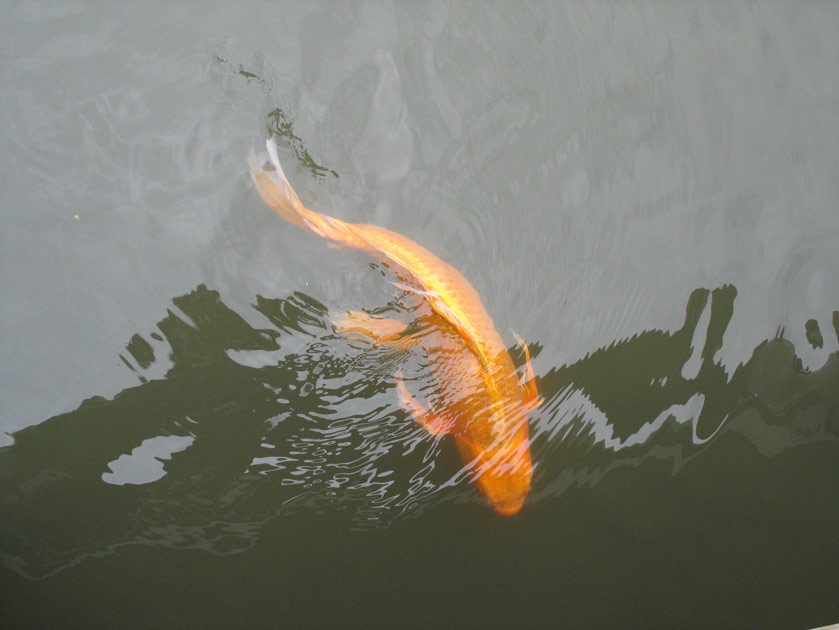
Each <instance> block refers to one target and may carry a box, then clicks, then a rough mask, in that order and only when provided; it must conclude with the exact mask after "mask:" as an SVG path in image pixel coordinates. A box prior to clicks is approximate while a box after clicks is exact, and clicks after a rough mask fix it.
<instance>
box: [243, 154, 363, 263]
mask: <svg viewBox="0 0 839 630" xmlns="http://www.w3.org/2000/svg"><path fill="white" fill-rule="evenodd" d="M265 146H266V148H267V149H268V156H269V158H270V160H271V164H272V165H273V166H274V171H273V172H270V171H266V170H265V169H263V168H262V166H261V165H260V164H259V162H258V161H257V158H256V155H255V154H254V152H253V151H251V154H250V156H248V164H249V165H250V169H251V178H252V179H253V183H254V184H255V185H256V189H257V190H258V191H259V195H260V197H262V199H263V201H265V203H267V204H268V206H269V207H270V208H271V209H272V210H273V211H274V212H276V213H277V214H279V215H280V216H281V217H282V218H284V219H285V220H286V221H288V222H289V223H293V224H294V225H296V226H298V227H300V228H303V229H304V230H306V231H307V232H311V233H312V234H316V235H317V236H321V237H323V238H326V239H329V240H331V241H334V242H337V243H340V244H342V245H349V246H351V247H358V248H359V249H369V245H368V244H367V243H366V241H364V240H363V239H361V238H359V236H358V235H357V234H355V232H354V231H353V229H352V226H351V225H350V224H348V223H346V222H344V221H341V220H340V219H335V218H333V217H329V216H326V215H325V214H320V213H318V212H315V211H313V210H309V209H308V208H307V207H305V206H304V205H303V203H302V202H301V201H300V197H298V196H297V193H296V192H294V189H293V188H292V187H291V184H290V183H289V182H288V179H287V178H286V176H285V173H284V172H283V167H282V166H280V160H279V158H278V157H277V143H276V142H275V141H274V139H273V138H269V139H268V141H267V142H266V143H265Z"/></svg>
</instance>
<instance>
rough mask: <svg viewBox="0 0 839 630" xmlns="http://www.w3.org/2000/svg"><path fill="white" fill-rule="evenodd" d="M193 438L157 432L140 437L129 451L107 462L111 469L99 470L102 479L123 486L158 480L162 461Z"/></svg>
mask: <svg viewBox="0 0 839 630" xmlns="http://www.w3.org/2000/svg"><path fill="white" fill-rule="evenodd" d="M194 441H195V438H194V437H192V436H191V435H185V436H179V435H167V436H163V435H161V436H158V437H153V438H149V439H148V440H143V443H142V444H140V446H138V447H137V448H135V449H134V450H132V451H131V453H130V454H127V455H120V456H119V458H118V459H115V460H114V461H112V462H108V468H109V469H110V471H111V472H105V473H102V481H104V482H105V483H109V484H111V485H114V486H124V485H125V484H133V485H142V484H145V483H152V482H153V481H157V480H158V479H162V478H163V477H164V476H165V475H166V471H165V470H164V468H163V462H164V461H165V460H169V459H172V454H173V453H178V452H180V451H183V450H185V449H187V448H189V446H190V445H191V444H192V443H193V442H194Z"/></svg>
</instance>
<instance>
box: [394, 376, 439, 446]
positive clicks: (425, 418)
mask: <svg viewBox="0 0 839 630" xmlns="http://www.w3.org/2000/svg"><path fill="white" fill-rule="evenodd" d="M396 392H397V394H398V395H399V403H400V404H401V405H402V407H404V408H405V409H406V410H407V411H409V412H410V413H411V415H412V416H413V417H414V420H416V421H417V422H418V423H419V424H420V425H422V427H423V428H424V429H425V430H426V431H428V432H429V433H430V434H431V435H445V434H446V433H451V431H452V423H451V421H450V420H447V419H445V418H441V417H440V416H435V415H434V414H432V413H431V412H429V411H428V410H427V409H426V408H425V407H423V406H422V405H421V404H420V402H419V401H418V400H417V399H416V398H414V396H413V395H412V394H411V392H409V391H408V388H407V387H405V381H404V380H403V379H402V371H401V370H400V371H398V372H397V373H396Z"/></svg>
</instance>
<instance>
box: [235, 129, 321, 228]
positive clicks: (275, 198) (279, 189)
mask: <svg viewBox="0 0 839 630" xmlns="http://www.w3.org/2000/svg"><path fill="white" fill-rule="evenodd" d="M265 146H266V147H267V148H268V155H269V157H270V159H271V164H273V166H274V172H273V173H271V172H269V171H266V170H264V169H263V168H262V166H261V165H260V164H259V163H258V162H257V159H256V155H255V154H254V152H253V150H251V154H250V155H249V156H248V165H249V166H250V168H251V179H253V183H254V185H256V189H257V191H259V196H260V197H262V199H263V201H265V203H267V204H268V207H270V208H271V209H272V210H273V211H274V212H276V213H277V214H279V215H280V216H281V217H282V218H284V219H285V220H286V221H288V222H289V223H293V224H294V225H297V226H299V227H301V228H303V229H304V230H307V231H312V230H311V229H310V228H309V226H308V225H307V224H306V220H305V213H306V212H311V211H308V210H306V208H305V207H304V206H303V204H302V203H301V202H300V198H299V197H298V196H297V193H296V192H294V189H293V188H292V187H291V184H289V183H288V179H287V178H286V176H285V173H283V167H282V166H280V160H279V158H278V157H277V143H276V142H274V139H273V138H269V139H268V141H267V142H266V143H265Z"/></svg>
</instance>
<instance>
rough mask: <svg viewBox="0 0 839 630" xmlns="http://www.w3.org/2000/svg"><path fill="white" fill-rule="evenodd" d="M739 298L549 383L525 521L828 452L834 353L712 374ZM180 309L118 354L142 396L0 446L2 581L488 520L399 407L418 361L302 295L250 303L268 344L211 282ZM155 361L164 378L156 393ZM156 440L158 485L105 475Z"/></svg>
mask: <svg viewBox="0 0 839 630" xmlns="http://www.w3.org/2000/svg"><path fill="white" fill-rule="evenodd" d="M735 296H736V291H735V290H734V288H733V287H731V286H726V287H722V288H720V289H716V290H714V291H708V290H705V289H699V290H696V291H694V293H693V294H692V295H691V297H690V299H689V301H688V304H687V308H686V317H685V323H684V325H683V327H682V328H681V329H680V330H678V331H675V332H673V333H668V332H663V331H656V330H654V331H646V332H643V333H641V334H639V335H637V336H635V337H633V338H632V339H629V340H625V341H620V342H615V343H613V344H612V345H610V346H609V347H607V348H601V349H598V350H596V351H595V352H593V353H592V354H591V355H589V356H586V357H585V358H583V359H581V360H579V361H577V362H576V363H573V364H571V365H565V366H561V367H556V368H553V369H551V370H550V371H549V372H548V373H547V374H544V375H542V377H541V378H540V380H539V387H540V391H541V392H542V395H543V396H544V398H545V403H544V404H543V405H542V407H541V408H540V410H539V411H538V412H537V413H536V415H535V417H534V419H533V421H532V427H533V443H534V454H535V459H536V461H537V477H536V480H535V486H534V491H533V494H532V497H531V500H530V505H531V506H533V505H534V504H537V503H539V501H540V500H541V499H544V498H545V497H548V496H551V495H558V494H561V493H562V492H563V491H564V490H565V489H566V488H568V487H569V486H571V485H573V484H591V483H594V482H596V481H597V480H598V479H599V478H601V477H602V476H603V475H605V474H607V473H608V471H609V470H611V469H613V468H615V467H617V466H626V465H635V464H637V463H638V462H639V461H641V460H643V459H646V458H649V457H653V458H657V459H670V460H672V462H673V467H674V470H677V469H678V468H679V467H680V466H683V465H685V464H686V463H687V462H688V461H690V460H691V459H692V458H693V457H696V456H697V455H698V454H699V453H701V451H702V450H703V449H705V448H709V447H712V445H713V444H714V443H716V442H717V441H718V440H721V439H725V436H727V435H731V434H734V433H736V434H739V435H743V436H745V437H747V438H748V439H749V440H750V442H751V443H752V444H753V446H754V448H755V449H756V450H757V451H758V453H760V455H763V456H772V455H775V454H777V453H779V452H782V451H783V450H784V449H785V448H788V447H790V446H794V445H796V444H800V443H807V442H818V441H826V442H830V443H833V444H835V443H836V442H837V441H839V393H838V392H839V358H838V357H837V356H836V355H835V354H834V355H831V356H830V358H829V360H828V361H827V363H826V364H825V365H824V366H823V367H822V368H821V369H819V370H818V371H815V372H812V373H808V372H806V371H804V370H802V369H801V366H800V361H798V359H797V358H796V356H795V353H794V350H793V347H792V345H791V344H789V343H788V342H786V341H785V340H783V339H780V338H779V339H772V340H768V341H765V342H764V343H762V344H760V345H759V346H758V347H757V348H756V349H755V350H754V353H753V355H752V357H751V358H750V359H749V360H748V361H747V362H746V363H745V364H743V365H740V366H739V367H738V368H737V369H736V370H735V371H734V373H733V374H731V375H729V374H727V373H726V371H725V369H724V368H723V367H722V366H721V365H720V364H719V363H718V362H716V361H715V359H714V356H715V353H716V352H717V351H718V350H719V349H720V347H721V346H722V343H723V334H724V332H725V330H726V328H727V326H728V323H729V321H730V318H731V315H732V312H733V304H734V299H735ZM173 302H174V304H175V306H176V307H177V308H178V309H179V310H180V311H181V312H182V313H183V315H185V316H186V317H181V316H179V315H176V314H175V313H174V312H170V313H168V314H167V316H166V317H165V318H164V319H163V320H162V321H161V322H160V323H159V324H158V330H159V333H158V332H155V333H153V334H152V335H150V336H149V339H146V338H144V337H143V336H141V335H139V334H138V335H135V336H134V337H132V339H131V340H130V341H129V343H128V345H127V346H126V349H127V353H126V356H125V357H124V360H125V362H126V364H127V365H129V367H131V368H132V369H134V370H136V371H137V372H138V375H140V378H141V381H142V382H141V384H140V385H138V386H136V387H132V388H129V389H126V390H124V391H123V392H120V393H119V394H118V395H116V396H115V397H114V398H113V399H112V400H105V399H104V398H101V397H93V398H90V399H88V400H86V401H85V402H84V403H82V405H81V406H80V407H79V408H78V409H76V410H75V411H72V412H70V413H66V414H63V415H60V416H56V417H54V418H50V419H49V420H47V421H45V422H43V423H42V424H40V425H37V426H34V427H30V428H27V429H24V430H22V431H20V432H18V433H16V434H15V435H14V439H15V442H14V444H13V445H11V446H9V447H6V448H4V449H0V505H2V507H0V518H1V519H2V521H0V537H2V546H0V550H2V558H3V561H4V563H5V564H6V565H7V566H9V567H11V568H13V569H15V570H18V571H19V572H20V573H22V574H24V575H30V576H41V575H45V574H48V573H50V572H52V571H55V570H59V569H61V568H64V567H67V566H72V565H73V564H75V563H78V562H80V561H83V560H84V559H85V558H87V557H89V556H91V555H98V554H102V553H108V552H110V551H113V550H114V549H115V548H117V547H120V546H123V545H130V544H149V545H166V546H173V547H199V548H205V549H207V550H209V551H212V552H215V553H226V552H232V551H237V550H241V549H244V548H247V547H248V546H250V545H251V544H253V542H254V541H255V539H256V537H257V536H258V535H259V531H260V527H261V526H262V524H264V523H265V522H266V521H268V520H269V519H271V518H274V517H275V516H276V515H278V514H280V513H282V512H283V511H287V510H296V509H306V510H322V511H325V512H327V513H329V514H330V515H333V517H341V518H346V519H347V520H348V526H353V527H356V528H358V527H362V528H363V527H367V526H381V524H383V523H386V522H387V521H388V520H389V519H391V518H395V517H398V516H399V515H403V514H416V513H419V512H421V511H422V510H424V509H427V508H428V507H430V506H433V505H434V504H436V503H438V502H440V501H448V502H450V501H456V502H464V501H467V502H475V503H476V504H479V503H480V504H481V508H482V509H483V505H482V501H481V499H480V497H479V496H478V495H477V492H476V491H475V490H474V489H473V488H471V487H470V485H469V484H468V482H466V481H464V480H463V478H462V475H461V474H459V464H458V459H457V457H456V455H455V453H454V450H453V448H451V444H450V443H449V441H447V440H443V441H438V440H435V439H433V438H431V437H429V436H427V435H426V434H425V433H424V431H423V430H422V429H420V428H419V427H417V426H415V424H414V423H413V422H412V421H411V420H410V419H409V418H408V417H407V416H406V414H405V413H404V412H402V411H401V410H400V409H399V408H398V407H397V405H396V402H395V397H394V396H393V394H392V391H391V389H392V384H393V374H394V372H395V371H396V368H397V366H400V367H405V366H407V368H408V369H410V368H411V365H410V362H411V361H414V362H415V363H416V361H417V359H416V358H414V359H412V358H411V357H409V356H402V355H397V354H395V353H393V352H390V351H387V350H385V349H378V348H369V347H363V346H361V345H360V344H359V343H358V342H352V341H349V340H346V339H342V338H339V337H336V336H335V335H334V334H333V333H332V329H331V326H330V324H329V318H328V313H327V310H326V308H325V307H324V306H323V305H321V304H319V303H318V302H317V301H315V300H313V299H312V298H310V297H308V296H306V295H304V294H302V293H295V294H294V295H293V296H291V297H289V298H287V299H282V300H277V299H265V298H262V297H259V298H257V302H256V304H255V305H254V308H255V310H256V311H257V312H258V313H259V314H260V315H261V316H262V317H264V318H265V323H266V326H265V328H261V329H260V328H254V327H253V326H252V325H250V324H249V323H247V322H246V321H245V319H243V318H242V317H241V316H240V315H238V314H237V313H235V312H233V311H232V310H230V309H229V308H227V307H226V306H225V305H224V304H223V303H222V302H221V300H220V299H219V296H218V294H217V293H216V292H213V291H210V290H207V289H206V288H205V287H203V286H202V287H199V288H198V289H197V290H196V291H194V292H192V293H190V294H188V295H185V296H182V297H180V298H177V299H175V300H174V301H173ZM388 309H391V310H398V309H399V307H398V305H396V304H393V305H389V306H388V307H386V308H385V309H384V310H388ZM706 309H710V318H709V323H708V325H707V333H706V334H705V335H704V342H703V343H702V344H701V348H700V347H696V348H695V347H694V346H696V345H697V339H700V338H701V335H699V336H697V333H698V332H704V326H699V322H700V320H701V319H702V317H701V316H702V314H703V312H704V311H705V310H706ZM533 349H534V351H535V352H538V351H539V349H540V348H539V345H538V344H534V346H533ZM162 351H166V352H168V353H169V360H170V361H171V368H170V369H169V370H168V372H167V373H166V375H165V378H159V379H154V378H150V379H148V380H147V379H146V377H145V376H142V375H143V374H144V373H146V374H147V373H150V370H149V369H150V368H153V367H154V366H155V365H156V364H157V363H159V362H160V361H161V360H165V359H162V358H161V356H160V355H161V353H162ZM515 352H516V353H517V352H518V351H515ZM695 352H698V353H699V355H696V356H694V353H695ZM691 365H692V366H694V367H690V366H691ZM413 367H414V369H415V370H416V371H417V372H422V365H421V364H416V365H414V366H413ZM147 370H149V371H148V372H147ZM691 401H692V402H691ZM157 436H189V438H191V440H192V441H191V443H190V444H189V445H188V447H186V448H185V449H184V450H182V451H180V452H174V453H172V454H171V455H169V459H166V460H165V461H164V467H165V475H164V476H163V477H162V478H160V479H158V480H155V481H152V482H148V483H140V484H126V485H112V484H110V483H105V482H104V481H103V473H109V470H110V469H109V464H111V463H112V462H114V461H115V460H118V458H120V457H121V456H124V455H126V454H129V453H131V452H132V450H133V449H136V448H137V447H138V446H139V445H140V444H141V443H143V441H144V440H149V439H150V438H155V437H157ZM531 509H533V508H531Z"/></svg>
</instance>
